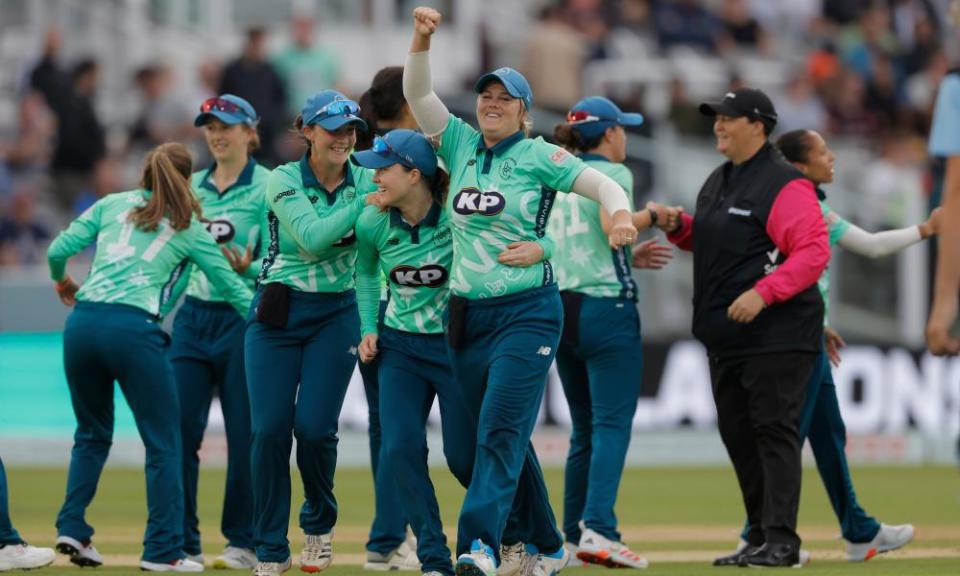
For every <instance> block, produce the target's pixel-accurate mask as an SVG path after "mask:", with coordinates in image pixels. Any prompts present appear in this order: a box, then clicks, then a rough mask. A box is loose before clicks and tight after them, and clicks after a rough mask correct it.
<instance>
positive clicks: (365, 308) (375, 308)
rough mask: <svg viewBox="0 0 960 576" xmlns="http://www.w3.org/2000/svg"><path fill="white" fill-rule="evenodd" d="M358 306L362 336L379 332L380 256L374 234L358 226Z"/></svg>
mask: <svg viewBox="0 0 960 576" xmlns="http://www.w3.org/2000/svg"><path fill="white" fill-rule="evenodd" d="M357 308H358V309H359V310H360V338H361V339H362V338H363V337H364V336H366V335H367V334H376V333H377V317H378V316H379V314H380V256H379V254H378V252H377V247H376V245H375V242H374V239H373V235H372V234H371V233H370V231H369V230H368V229H366V227H365V226H361V225H358V226H357Z"/></svg>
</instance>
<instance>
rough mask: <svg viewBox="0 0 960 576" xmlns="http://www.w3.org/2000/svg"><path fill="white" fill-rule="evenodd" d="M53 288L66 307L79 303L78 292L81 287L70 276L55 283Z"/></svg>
mask: <svg viewBox="0 0 960 576" xmlns="http://www.w3.org/2000/svg"><path fill="white" fill-rule="evenodd" d="M53 288H54V290H56V291H57V296H59V297H60V301H61V302H63V305H64V306H73V305H74V304H76V303H77V290H79V289H80V286H78V285H77V283H76V282H74V281H73V278H71V277H70V276H69V275H67V276H64V277H63V280H61V281H59V282H55V283H54V284H53Z"/></svg>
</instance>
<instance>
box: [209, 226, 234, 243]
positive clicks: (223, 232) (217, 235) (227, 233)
mask: <svg viewBox="0 0 960 576" xmlns="http://www.w3.org/2000/svg"><path fill="white" fill-rule="evenodd" d="M206 227H207V232H209V233H210V235H211V236H213V239H214V240H216V241H217V244H226V243H227V242H229V241H231V240H233V237H234V236H236V234H237V231H236V230H235V229H234V227H233V224H231V223H230V221H229V220H211V221H210V222H207V223H206Z"/></svg>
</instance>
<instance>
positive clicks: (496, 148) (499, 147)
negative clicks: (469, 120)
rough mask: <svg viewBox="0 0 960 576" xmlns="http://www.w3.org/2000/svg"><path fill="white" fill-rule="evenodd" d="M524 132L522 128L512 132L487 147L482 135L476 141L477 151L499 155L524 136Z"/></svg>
mask: <svg viewBox="0 0 960 576" xmlns="http://www.w3.org/2000/svg"><path fill="white" fill-rule="evenodd" d="M526 137H527V136H526V134H524V133H523V130H517V131H516V132H514V133H513V134H511V135H509V136H507V137H506V138H504V139H503V140H501V141H499V142H497V143H496V144H494V145H493V146H492V147H490V148H487V143H486V142H484V141H483V136H482V135H481V136H480V141H479V142H477V153H478V154H479V153H480V152H491V153H492V154H493V155H494V156H500V155H502V154H503V153H504V152H506V151H507V150H508V149H509V148H510V147H511V146H513V145H514V144H516V143H517V142H519V141H521V140H523V139H524V138H526Z"/></svg>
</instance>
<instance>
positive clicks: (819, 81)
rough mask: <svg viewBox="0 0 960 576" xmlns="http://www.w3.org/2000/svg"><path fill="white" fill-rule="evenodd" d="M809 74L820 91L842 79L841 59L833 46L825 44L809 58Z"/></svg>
mask: <svg viewBox="0 0 960 576" xmlns="http://www.w3.org/2000/svg"><path fill="white" fill-rule="evenodd" d="M807 73H808V74H809V76H810V80H811V82H813V86H814V88H816V89H818V90H819V89H821V88H824V87H826V86H828V85H831V84H833V83H834V82H835V81H836V80H837V78H839V77H840V74H841V73H842V70H841V66H840V58H839V57H838V56H837V51H836V48H834V46H833V44H829V43H828V44H825V45H824V46H823V47H822V48H819V49H817V50H815V51H813V52H811V53H810V55H809V56H807Z"/></svg>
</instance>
